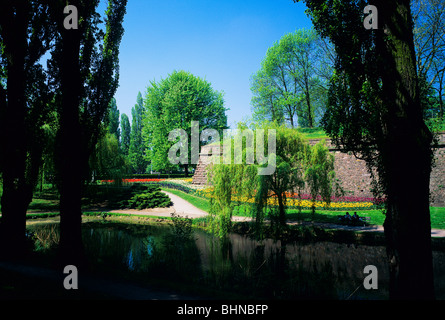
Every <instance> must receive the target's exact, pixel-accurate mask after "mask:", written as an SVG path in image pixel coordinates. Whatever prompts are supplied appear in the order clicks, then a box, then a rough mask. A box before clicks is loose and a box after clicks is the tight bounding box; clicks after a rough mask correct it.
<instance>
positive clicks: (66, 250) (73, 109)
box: [58, 29, 84, 267]
mask: <svg viewBox="0 0 445 320" xmlns="http://www.w3.org/2000/svg"><path fill="white" fill-rule="evenodd" d="M62 45H63V49H62V50H63V54H62V56H63V57H62V63H61V87H62V106H61V111H60V131H59V141H60V149H59V159H58V160H59V170H60V179H61V183H60V215H61V217H60V259H61V263H62V264H64V265H75V266H76V267H79V266H81V265H82V264H84V254H83V245H82V234H81V227H82V211H81V194H82V182H83V181H82V177H83V174H82V173H83V172H82V163H83V157H82V150H83V149H82V131H81V126H80V116H79V102H80V84H81V81H80V79H81V78H80V66H79V53H80V32H79V30H76V29H71V30H63V31H62Z"/></svg>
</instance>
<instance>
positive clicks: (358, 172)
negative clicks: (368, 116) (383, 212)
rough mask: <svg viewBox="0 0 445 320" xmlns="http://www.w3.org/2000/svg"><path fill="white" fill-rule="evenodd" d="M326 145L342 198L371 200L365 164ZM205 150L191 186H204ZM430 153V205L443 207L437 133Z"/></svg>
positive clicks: (444, 150) (442, 140)
mask: <svg viewBox="0 0 445 320" xmlns="http://www.w3.org/2000/svg"><path fill="white" fill-rule="evenodd" d="M318 141H319V140H309V143H310V144H315V143H317V142H318ZM326 143H327V145H328V147H329V149H330V151H331V152H332V153H333V154H334V157H335V173H336V177H337V179H338V180H339V183H340V185H341V186H342V188H343V190H344V191H345V195H349V196H356V197H372V196H373V195H372V192H371V175H370V173H369V172H368V170H367V168H366V163H365V161H363V160H359V159H357V158H356V157H355V156H354V155H353V154H352V153H343V152H341V151H338V150H337V149H336V148H335V147H334V146H333V145H332V144H331V141H330V140H326ZM209 148H210V147H209V146H204V147H202V149H201V154H200V158H199V164H198V165H197V167H196V171H195V175H194V177H193V183H194V184H199V185H205V184H207V173H206V167H207V165H208V164H209V162H210V157H211V156H209V155H208V153H209ZM216 152H218V151H216ZM434 154H435V161H434V166H433V169H432V172H431V180H430V194H431V205H432V206H438V207H445V132H443V133H441V134H439V144H438V147H437V148H436V149H435V150H434ZM413 170H414V169H413ZM407 174H409V172H407Z"/></svg>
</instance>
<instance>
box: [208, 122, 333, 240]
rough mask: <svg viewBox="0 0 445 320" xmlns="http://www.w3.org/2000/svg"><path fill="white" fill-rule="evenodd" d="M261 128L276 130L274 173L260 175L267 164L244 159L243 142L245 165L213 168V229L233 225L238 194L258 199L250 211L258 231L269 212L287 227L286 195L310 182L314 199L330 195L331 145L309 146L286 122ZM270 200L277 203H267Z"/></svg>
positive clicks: (279, 224)
mask: <svg viewBox="0 0 445 320" xmlns="http://www.w3.org/2000/svg"><path fill="white" fill-rule="evenodd" d="M262 129H265V130H264V134H265V135H267V133H268V132H267V130H275V131H276V153H275V154H271V155H268V156H269V157H275V160H276V169H275V171H274V173H273V174H271V175H257V170H258V169H259V168H260V167H261V166H266V165H267V164H264V165H259V164H258V163H256V164H253V165H247V164H245V163H246V147H245V146H244V148H243V150H244V155H243V163H244V164H218V165H213V167H212V168H211V170H209V175H210V178H211V182H212V185H213V191H212V194H211V210H210V213H211V217H212V219H213V220H212V231H213V232H214V233H216V234H217V235H219V236H220V237H222V236H224V235H225V234H227V232H228V230H229V229H230V226H231V223H230V221H231V218H232V214H233V212H234V210H235V207H236V206H237V204H238V203H237V201H236V199H251V198H254V199H255V200H254V202H253V203H252V204H251V208H250V210H248V211H250V212H251V213H252V214H253V217H254V218H255V222H256V229H257V232H258V235H259V236H260V235H261V228H262V225H263V222H264V218H265V216H266V214H268V215H269V218H270V219H271V221H272V224H273V226H274V228H275V229H276V231H277V232H278V233H281V231H282V230H283V229H285V228H286V209H287V205H286V199H287V197H288V196H289V195H294V194H295V193H297V194H299V193H300V192H301V191H302V190H303V188H305V187H307V188H309V189H310V190H311V192H312V194H313V195H314V198H315V197H316V196H318V195H321V196H322V197H323V198H324V199H329V200H330V197H331V193H332V192H333V186H334V183H335V172H334V170H333V157H332V156H331V155H330V154H329V151H328V149H327V147H326V146H325V145H324V144H321V143H320V144H318V145H317V146H315V147H313V148H311V147H310V146H309V145H308V144H307V143H306V142H305V140H304V139H303V137H302V135H301V134H300V133H299V132H298V131H297V130H295V129H292V128H287V127H285V126H280V125H277V124H274V123H272V124H268V125H265V126H264V127H262ZM256 134H258V133H256ZM264 141H267V139H265V140H264ZM266 147H267V146H266ZM271 200H274V201H275V203H276V204H275V205H272V206H270V205H268V201H271ZM238 201H240V200H238ZM241 202H243V201H241ZM244 202H245V201H244Z"/></svg>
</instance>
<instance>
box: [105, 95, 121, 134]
mask: <svg viewBox="0 0 445 320" xmlns="http://www.w3.org/2000/svg"><path fill="white" fill-rule="evenodd" d="M107 120H108V131H109V132H110V133H111V134H114V135H115V136H116V138H117V141H119V139H120V136H121V130H120V128H119V110H118V108H117V104H116V99H115V98H112V99H111V102H110V110H109V112H108V119H107Z"/></svg>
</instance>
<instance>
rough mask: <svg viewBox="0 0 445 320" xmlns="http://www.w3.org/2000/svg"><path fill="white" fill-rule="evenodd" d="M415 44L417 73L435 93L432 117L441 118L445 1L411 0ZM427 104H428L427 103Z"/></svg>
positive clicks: (444, 58)
mask: <svg viewBox="0 0 445 320" xmlns="http://www.w3.org/2000/svg"><path fill="white" fill-rule="evenodd" d="M411 7H412V11H413V14H412V15H413V20H414V44H415V47H416V63H417V70H418V73H419V76H421V77H422V80H424V81H425V84H426V86H427V88H428V89H429V88H431V89H433V90H434V91H435V93H436V94H437V111H436V113H435V116H438V117H439V118H442V119H443V117H444V114H445V113H444V112H445V106H444V101H443V96H444V94H445V92H444V89H445V88H444V87H445V83H444V78H445V62H444V61H445V38H444V37H443V34H444V33H445V3H444V2H443V1H440V0H415V1H412V5H411ZM427 106H430V104H427Z"/></svg>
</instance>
